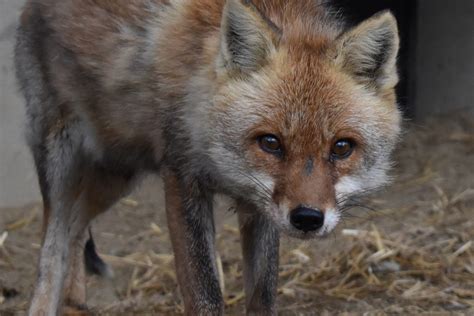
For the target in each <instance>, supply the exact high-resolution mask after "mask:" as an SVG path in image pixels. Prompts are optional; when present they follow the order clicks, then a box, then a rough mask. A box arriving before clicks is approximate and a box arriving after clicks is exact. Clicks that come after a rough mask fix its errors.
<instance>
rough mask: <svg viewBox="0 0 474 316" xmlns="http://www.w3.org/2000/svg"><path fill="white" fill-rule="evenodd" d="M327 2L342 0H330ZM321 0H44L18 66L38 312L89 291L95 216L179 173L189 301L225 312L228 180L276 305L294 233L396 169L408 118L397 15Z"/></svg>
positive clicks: (254, 277)
mask: <svg viewBox="0 0 474 316" xmlns="http://www.w3.org/2000/svg"><path fill="white" fill-rule="evenodd" d="M326 2H327V1H326ZM326 2H325V1H322V0H298V1H289V0H254V1H250V0H132V1H130V0H114V1H111V0H61V1H59V0H57V1H56V0H29V1H27V4H26V5H25V7H24V9H23V12H22V15H21V19H20V26H19V28H18V32H17V45H16V55H15V62H16V69H17V76H18V79H19V83H20V86H21V90H22V93H23V94H24V96H25V98H26V105H27V107H26V108H27V116H28V126H27V139H28V143H29V146H30V147H31V150H32V153H33V157H34V161H35V164H36V168H37V173H38V177H39V183H40V187H41V192H42V196H43V201H44V226H43V228H44V230H43V231H44V234H43V243H42V248H41V252H40V259H39V273H38V280H37V283H36V286H35V289H34V293H33V297H32V301H31V305H30V309H29V315H57V314H58V313H62V312H63V311H64V310H65V308H67V307H72V308H76V309H82V308H84V309H85V303H86V302H85V298H86V292H85V291H86V289H85V283H84V278H85V266H84V259H83V258H84V257H83V255H84V248H85V249H86V251H85V255H86V259H85V262H86V266H87V268H88V270H90V271H92V272H98V273H103V272H104V271H105V270H106V269H105V268H104V263H103V262H102V261H101V260H100V258H99V257H98V256H97V255H96V253H95V252H94V245H93V243H92V240H89V241H88V242H87V245H85V242H86V240H87V234H86V232H87V230H88V227H89V225H90V222H91V220H92V219H93V218H94V217H96V216H97V215H98V214H100V213H102V212H104V211H106V210H107V209H108V208H110V206H111V205H113V204H114V203H115V202H116V201H117V200H118V199H120V198H121V197H123V196H124V195H125V194H127V192H129V190H130V188H132V187H133V186H134V184H136V183H137V181H139V179H140V178H141V176H142V175H143V174H145V173H149V172H154V173H159V174H161V176H162V177H163V179H164V182H165V191H166V194H165V195H166V209H167V218H168V225H169V231H170V235H171V241H172V244H173V250H174V254H175V261H176V269H177V276H178V281H179V285H180V289H181V293H182V297H183V301H184V306H185V312H186V314H188V315H221V314H222V313H223V311H224V304H223V298H222V293H221V289H220V287H219V277H218V273H217V267H216V262H215V245H214V221H213V203H212V201H213V196H214V195H215V194H216V193H221V194H226V195H228V196H230V197H231V198H233V199H234V200H235V201H236V204H237V205H238V207H237V210H238V212H237V213H238V218H239V223H240V230H241V240H242V250H243V260H244V278H245V292H246V310H247V313H248V314H256V315H273V314H276V312H277V307H276V296H277V283H278V252H279V236H280V233H283V234H286V235H289V236H292V237H296V238H300V239H310V238H317V237H320V236H325V235H327V234H328V233H329V232H330V231H332V230H333V229H334V227H335V226H336V225H337V223H338V221H339V219H340V217H341V212H342V208H343V206H344V203H345V202H346V201H347V199H348V197H350V196H352V195H355V194H362V193H365V192H368V191H371V190H373V189H375V188H378V187H380V186H381V185H383V184H384V183H385V182H386V181H387V176H386V171H387V170H388V169H389V167H390V154H391V152H392V151H393V148H394V145H395V144H396V142H397V139H398V138H399V134H400V122H401V114H400V112H399V110H398V108H397V105H396V97H395V92H394V87H395V86H396V84H397V81H398V76H397V69H396V68H397V67H396V59H397V54H398V48H399V37H398V30H397V23H396V20H395V18H394V17H393V15H392V14H391V13H390V12H382V13H379V14H377V15H375V16H374V17H372V18H370V19H368V20H366V21H364V22H362V23H361V24H360V25H358V26H355V27H354V28H346V27H344V25H343V23H341V21H340V18H339V17H336V16H335V15H334V14H332V13H331V12H332V11H331V8H330V7H328V5H327V4H326Z"/></svg>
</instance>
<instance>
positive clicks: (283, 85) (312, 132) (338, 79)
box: [221, 51, 369, 145]
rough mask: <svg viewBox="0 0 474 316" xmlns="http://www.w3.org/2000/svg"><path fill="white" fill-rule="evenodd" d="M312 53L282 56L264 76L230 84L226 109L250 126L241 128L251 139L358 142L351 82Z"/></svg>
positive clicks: (325, 60)
mask: <svg viewBox="0 0 474 316" xmlns="http://www.w3.org/2000/svg"><path fill="white" fill-rule="evenodd" d="M310 53H311V52H310ZM310 53H308V54H307V55H303V54H293V55H292V54H290V53H289V52H288V51H286V52H279V53H278V55H277V56H275V58H274V60H273V62H272V63H271V64H269V65H268V66H266V67H265V68H264V69H262V70H261V71H260V72H259V73H256V74H254V75H253V76H252V77H251V78H247V79H245V80H242V81H240V82H233V83H231V84H230V85H229V87H228V91H226V92H225V94H226V96H228V97H229V98H228V100H226V101H227V102H225V103H227V104H226V106H224V107H222V108H221V110H223V111H225V112H227V114H229V115H231V116H233V115H235V116H237V117H236V118H237V119H239V118H240V119H241V120H240V121H245V122H246V123H247V124H242V125H241V127H247V128H248V129H247V132H248V134H249V135H252V134H255V135H256V134H262V133H275V134H278V135H279V136H281V137H282V138H285V139H287V140H288V141H289V142H291V141H292V140H296V139H298V142H297V143H302V144H304V145H309V142H311V143H314V142H318V141H319V142H321V141H323V140H326V139H330V138H332V137H334V136H336V135H335V134H336V133H337V132H344V133H352V134H353V135H346V136H352V137H357V136H358V135H357V130H356V129H355V128H354V127H355V126H353V125H351V121H352V120H351V114H352V113H353V112H355V111H356V110H355V107H357V105H358V104H357V103H354V102H353V98H354V92H352V90H353V89H351V87H350V85H351V82H350V80H348V79H347V78H346V76H344V74H341V73H338V71H337V70H336V69H334V67H332V65H331V64H330V61H328V60H327V58H326V57H324V56H321V55H320V54H314V55H313V56H311V55H310ZM359 94H360V95H359V98H364V97H366V95H367V96H368V95H369V94H368V93H365V92H364V91H363V89H362V90H361V91H360V93H359ZM229 104H230V105H229ZM227 106H229V107H230V109H229V108H228V107H227ZM229 112H230V113H229ZM305 138H306V140H305Z"/></svg>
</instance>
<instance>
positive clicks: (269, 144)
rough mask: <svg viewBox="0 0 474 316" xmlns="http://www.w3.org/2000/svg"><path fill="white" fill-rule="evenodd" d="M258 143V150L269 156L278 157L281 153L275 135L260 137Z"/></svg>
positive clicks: (278, 141)
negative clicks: (260, 149)
mask: <svg viewBox="0 0 474 316" xmlns="http://www.w3.org/2000/svg"><path fill="white" fill-rule="evenodd" d="M258 143H259V145H260V148H262V150H263V151H265V152H267V153H269V154H273V155H280V154H281V152H282V148H281V144H280V140H279V139H278V137H276V136H275V135H264V136H260V137H259V138H258Z"/></svg>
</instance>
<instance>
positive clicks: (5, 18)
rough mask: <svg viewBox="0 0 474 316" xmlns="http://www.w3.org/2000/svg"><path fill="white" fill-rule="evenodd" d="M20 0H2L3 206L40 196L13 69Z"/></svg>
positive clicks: (0, 140) (0, 146) (0, 191)
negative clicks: (27, 143)
mask: <svg viewBox="0 0 474 316" xmlns="http://www.w3.org/2000/svg"><path fill="white" fill-rule="evenodd" d="M22 4H23V1H20V0H0V207H2V206H17V205H22V204H25V203H29V202H32V201H35V200H38V199H39V194H38V189H37V180H36V175H35V172H34V168H33V165H32V163H31V157H30V154H29V152H28V149H27V148H26V146H25V145H24V144H25V142H24V137H23V135H24V134H23V122H24V106H23V100H22V99H21V97H20V96H19V94H18V89H17V87H16V82H15V75H14V69H13V63H12V59H13V37H14V34H15V28H16V21H17V17H18V12H19V10H20V8H21V6H22Z"/></svg>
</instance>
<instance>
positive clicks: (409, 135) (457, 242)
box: [0, 117, 474, 315]
mask: <svg viewBox="0 0 474 316" xmlns="http://www.w3.org/2000/svg"><path fill="white" fill-rule="evenodd" d="M404 138H405V140H404V142H403V143H402V144H401V145H400V146H399V149H398V150H397V153H396V161H397V165H396V168H395V170H394V175H395V177H396V178H395V179H396V180H395V181H394V184H393V185H392V186H390V187H389V188H387V189H385V190H384V191H383V192H380V193H378V194H375V195H374V196H371V197H368V198H366V199H364V200H363V201H362V205H364V206H368V207H370V209H372V210H369V209H366V208H364V207H362V208H356V209H354V210H352V212H351V214H352V215H353V216H351V217H350V218H349V217H348V218H347V219H346V220H345V222H344V223H343V224H342V225H340V226H341V227H340V228H339V230H338V231H337V232H336V233H335V234H333V235H332V236H331V237H330V238H327V239H324V240H319V241H311V242H304V243H301V242H299V241H297V240H290V239H288V238H283V246H282V249H281V268H280V289H279V292H280V296H279V313H280V314H281V315H335V314H340V315H361V314H364V315H385V314H390V315H391V314H399V315H420V314H425V315H474V241H473V240H474V178H473V176H474V120H473V119H472V118H454V117H445V118H443V119H441V118H437V119H430V120H427V121H426V123H424V124H423V125H421V126H413V125H411V126H409V127H407V132H406V135H405V137H404ZM228 209H229V204H228V202H226V201H225V200H224V199H218V207H217V209H216V216H217V221H218V223H219V225H218V236H217V241H218V248H219V252H220V257H221V258H222V260H221V261H222V266H223V270H224V276H225V298H226V314H228V315H241V314H243V293H242V271H241V267H242V266H241V261H240V246H239V235H238V233H237V225H236V219H235V215H234V214H233V213H232V212H229V211H227V210H228ZM40 224H41V207H40V204H34V205H29V206H26V207H23V208H18V209H1V210H0V315H17V314H18V315H22V314H24V312H25V310H26V308H27V304H28V298H29V296H30V293H31V289H32V286H33V282H34V280H35V273H36V261H37V255H38V248H39V245H38V243H39V235H40ZM93 230H94V232H95V236H96V243H97V245H98V248H99V250H100V252H101V253H102V254H103V257H104V259H105V260H106V261H107V262H109V264H110V265H111V266H112V267H113V269H114V273H115V276H114V278H112V279H111V280H102V279H98V278H96V277H89V279H88V289H89V292H88V296H89V300H88V305H89V307H90V308H91V310H92V311H93V313H94V314H97V315H156V314H158V315H163V314H180V313H182V305H181V300H180V296H179V291H178V289H177V285H176V275H175V272H174V269H173V256H172V253H171V249H170V243H169V239H168V235H167V229H166V218H165V215H164V205H163V193H162V184H161V182H160V180H158V179H147V180H146V181H145V182H144V184H143V185H142V186H141V187H140V188H139V189H137V190H136V192H135V193H134V194H132V195H131V196H130V197H129V198H127V199H124V200H123V201H121V202H120V203H119V204H118V205H116V206H115V207H114V208H113V209H112V210H111V211H109V212H108V213H107V214H105V215H104V216H102V217H100V218H99V219H98V220H96V222H95V223H94V225H93Z"/></svg>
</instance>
